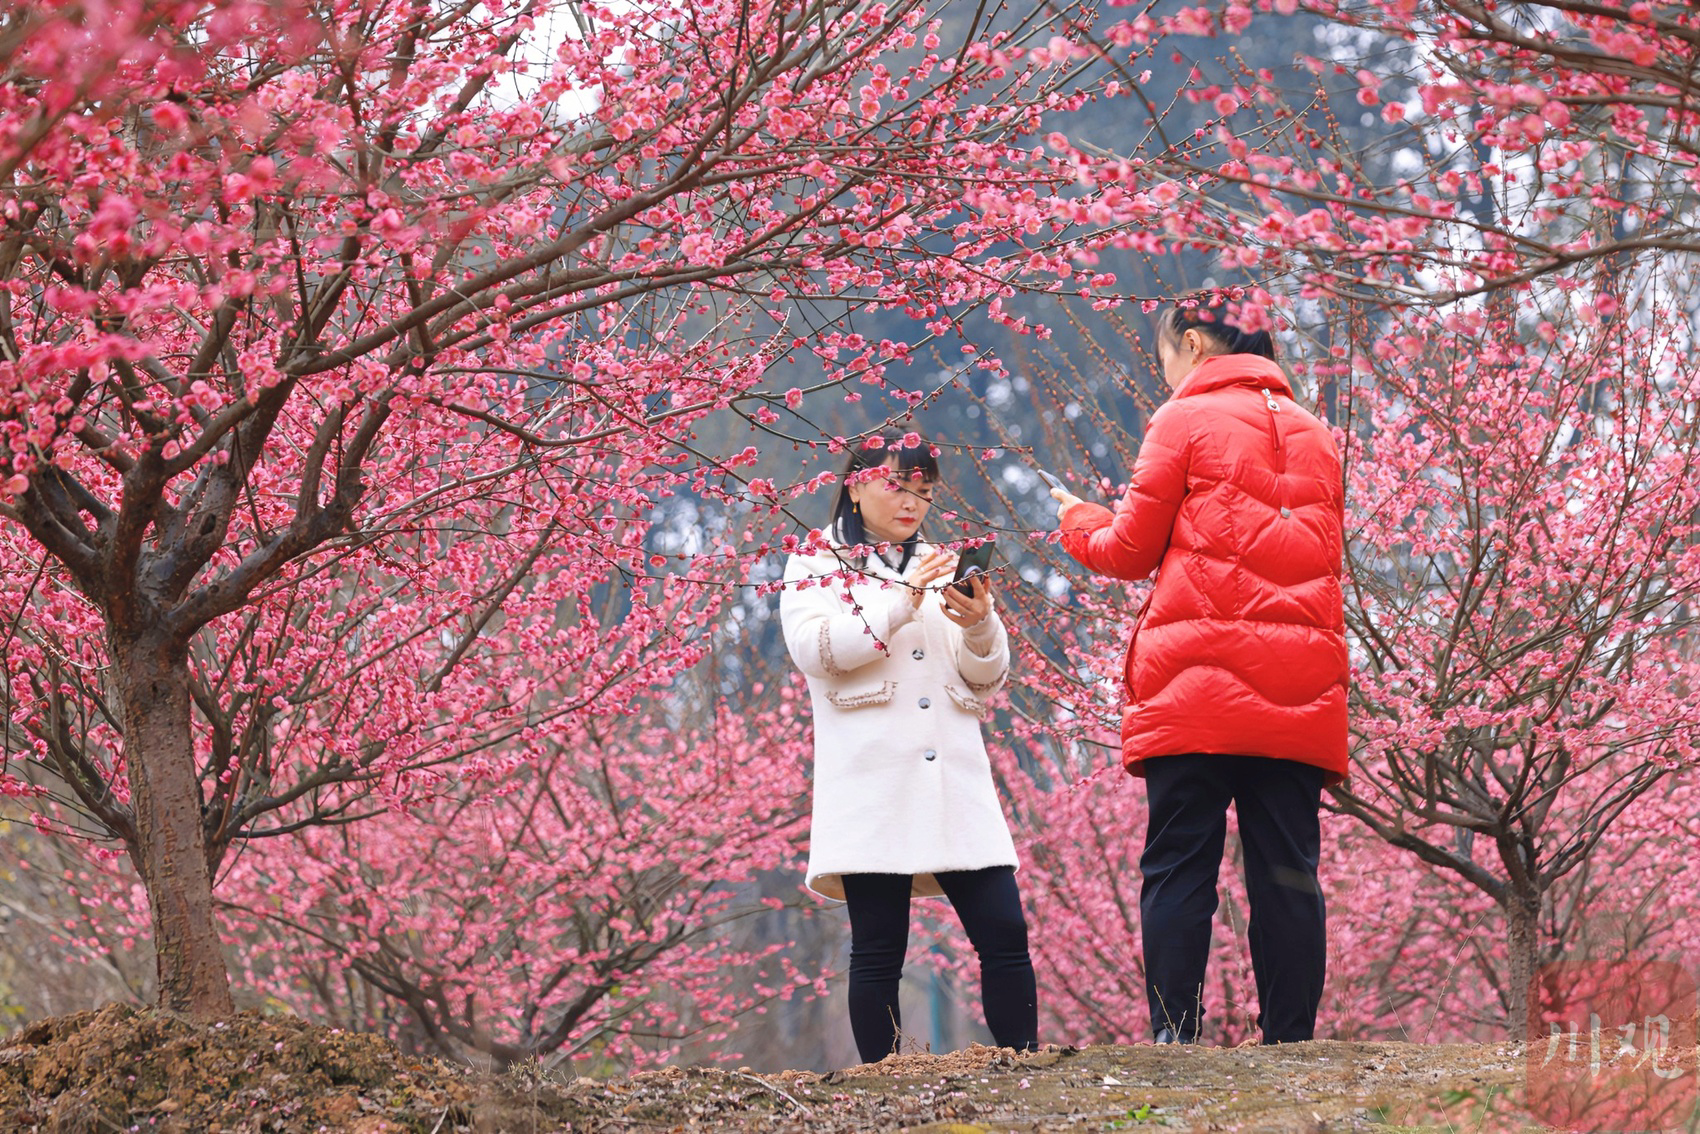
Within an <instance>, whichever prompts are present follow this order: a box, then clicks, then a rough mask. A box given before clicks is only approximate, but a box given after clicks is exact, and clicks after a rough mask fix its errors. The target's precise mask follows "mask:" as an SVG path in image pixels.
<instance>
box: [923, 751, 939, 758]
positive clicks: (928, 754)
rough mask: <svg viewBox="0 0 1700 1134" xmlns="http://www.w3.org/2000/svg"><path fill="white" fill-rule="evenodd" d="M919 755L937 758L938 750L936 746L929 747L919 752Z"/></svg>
mask: <svg viewBox="0 0 1700 1134" xmlns="http://www.w3.org/2000/svg"><path fill="white" fill-rule="evenodd" d="M921 755H922V756H924V757H926V758H927V759H928V760H937V759H938V758H939V750H938V749H936V748H929V749H927V750H926V751H925V752H923V753H921Z"/></svg>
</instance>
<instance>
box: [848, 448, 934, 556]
mask: <svg viewBox="0 0 1700 1134" xmlns="http://www.w3.org/2000/svg"><path fill="white" fill-rule="evenodd" d="M870 443H871V444H870ZM893 463H895V464H896V471H897V472H898V474H899V475H902V474H905V473H908V474H913V473H916V472H919V473H920V474H921V479H922V480H924V481H926V483H928V484H936V483H937V482H938V479H939V460H938V458H937V457H935V456H933V446H932V445H931V444H929V443H928V442H926V441H922V442H921V443H920V444H919V445H907V446H906V445H904V444H903V440H902V438H897V437H877V436H876V437H870V438H868V439H867V440H866V441H864V442H862V443H859V444H856V445H852V446H851V448H850V459H849V460H848V461H846V462H845V464H844V475H843V476H841V477H839V479H838V496H837V498H836V499H835V500H834V501H833V503H832V519H833V523H834V525H835V526H836V527H837V528H838V535H839V538H840V539H842V540H843V541H844V543H845V545H846V546H848V547H855V546H857V545H858V544H862V543H866V542H867V538H868V533H867V529H866V528H864V527H863V526H862V514H861V513H860V512H858V511H857V510H856V508H855V502H854V501H852V500H851V499H850V485H851V483H852V481H858V480H860V479H861V478H859V477H857V476H856V474H857V473H863V472H866V471H867V470H869V469H876V468H880V467H882V466H887V465H891V464H893ZM920 538H921V533H920V532H916V533H915V534H914V535H912V536H910V537H909V538H908V539H906V540H904V541H903V561H904V562H905V563H907V562H908V561H909V555H910V553H911V552H912V551H914V549H915V541H916V540H918V539H920ZM899 569H900V570H901V568H899Z"/></svg>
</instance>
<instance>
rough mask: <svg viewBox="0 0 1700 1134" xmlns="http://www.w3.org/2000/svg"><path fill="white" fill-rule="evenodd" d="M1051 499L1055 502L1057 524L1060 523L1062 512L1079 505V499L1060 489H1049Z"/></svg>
mask: <svg viewBox="0 0 1700 1134" xmlns="http://www.w3.org/2000/svg"><path fill="white" fill-rule="evenodd" d="M1051 499H1052V500H1055V501H1056V502H1057V521H1058V522H1059V523H1060V522H1062V516H1063V513H1064V512H1066V511H1068V510H1069V509H1070V508H1072V507H1074V506H1075V505H1076V504H1078V503H1080V497H1078V496H1075V495H1074V494H1073V493H1070V492H1066V491H1064V490H1063V489H1061V488H1053V489H1051Z"/></svg>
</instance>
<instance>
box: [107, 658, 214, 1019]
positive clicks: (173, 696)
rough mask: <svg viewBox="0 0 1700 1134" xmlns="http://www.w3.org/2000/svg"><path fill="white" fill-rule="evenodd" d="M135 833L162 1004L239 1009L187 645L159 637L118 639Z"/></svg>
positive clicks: (200, 1014)
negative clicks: (223, 925) (207, 816)
mask: <svg viewBox="0 0 1700 1134" xmlns="http://www.w3.org/2000/svg"><path fill="white" fill-rule="evenodd" d="M113 657H114V660H115V662H116V663H117V666H118V679H119V684H120V688H121V689H122V693H123V701H124V755H125V764H126V768H127V770H128V772H129V777H130V795H131V806H132V807H133V809H134V811H135V817H136V820H135V821H136V836H135V840H134V842H133V843H132V844H131V845H130V847H129V851H130V857H131V859H132V861H134V863H135V865H136V869H137V870H138V872H140V874H141V876H142V880H143V882H144V883H145V884H146V886H147V891H148V899H149V903H150V906H151V910H152V920H153V939H154V949H155V953H156V956H157V966H158V978H159V1004H160V1006H161V1007H162V1008H168V1009H170V1010H172V1011H175V1012H182V1013H184V1014H186V1015H188V1016H190V1017H193V1018H195V1019H200V1020H211V1019H218V1018H221V1017H225V1016H229V1015H232V1014H233V1013H234V1012H235V1004H234V1002H233V1001H232V1000H231V996H230V973H229V969H228V968H227V966H226V964H225V959H224V953H223V950H222V949H221V947H220V944H219V937H218V925H217V921H216V919H215V917H214V914H213V900H212V879H211V878H210V876H209V875H208V872H207V852H206V837H205V832H204V828H203V827H202V824H201V808H200V806H199V804H200V802H201V789H200V782H199V780H198V779H197V777H196V775H195V752H194V737H193V733H192V731H191V722H190V719H189V713H190V697H189V659H188V653H187V651H186V650H185V649H184V648H183V647H182V646H180V645H177V644H175V643H170V642H165V641H161V640H159V639H158V638H152V637H148V638H143V639H140V640H137V641H126V642H114V643H113Z"/></svg>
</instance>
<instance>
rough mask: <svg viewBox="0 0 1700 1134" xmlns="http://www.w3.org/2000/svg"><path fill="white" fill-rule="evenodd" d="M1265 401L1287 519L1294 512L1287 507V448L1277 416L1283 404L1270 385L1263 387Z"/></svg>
mask: <svg viewBox="0 0 1700 1134" xmlns="http://www.w3.org/2000/svg"><path fill="white" fill-rule="evenodd" d="M1263 403H1264V405H1266V406H1268V407H1269V438H1270V440H1271V441H1273V442H1274V443H1275V475H1276V477H1277V478H1278V479H1277V481H1276V483H1277V484H1278V485H1279V486H1280V489H1279V491H1280V507H1281V518H1282V519H1283V520H1285V519H1286V518H1287V517H1289V516H1291V515H1292V514H1293V510H1292V509H1291V508H1289V507H1287V479H1286V475H1287V448H1286V446H1284V445H1282V444H1281V424H1280V422H1279V421H1278V420H1276V417H1275V415H1276V414H1278V413H1280V412H1281V405H1280V403H1279V402H1277V401H1276V400H1275V395H1274V394H1272V393H1270V392H1269V387H1268V386H1265V387H1263Z"/></svg>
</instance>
